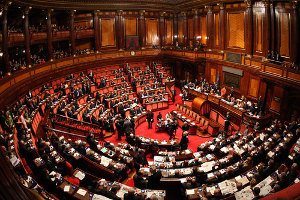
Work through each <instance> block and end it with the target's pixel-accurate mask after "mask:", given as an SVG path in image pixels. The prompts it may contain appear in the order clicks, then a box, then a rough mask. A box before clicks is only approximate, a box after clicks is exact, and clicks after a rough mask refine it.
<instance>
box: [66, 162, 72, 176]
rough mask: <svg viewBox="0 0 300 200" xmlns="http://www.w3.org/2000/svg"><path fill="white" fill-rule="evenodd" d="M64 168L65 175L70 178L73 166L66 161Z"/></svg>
mask: <svg viewBox="0 0 300 200" xmlns="http://www.w3.org/2000/svg"><path fill="white" fill-rule="evenodd" d="M66 168H67V174H68V175H70V176H72V174H73V166H72V165H71V164H70V163H69V162H67V161H66Z"/></svg>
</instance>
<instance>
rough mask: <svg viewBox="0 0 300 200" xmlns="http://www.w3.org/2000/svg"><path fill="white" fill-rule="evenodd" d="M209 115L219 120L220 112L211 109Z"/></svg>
mask: <svg viewBox="0 0 300 200" xmlns="http://www.w3.org/2000/svg"><path fill="white" fill-rule="evenodd" d="M209 117H210V119H212V120H215V121H217V117H218V113H217V112H215V111H213V110H211V111H210V113H209Z"/></svg>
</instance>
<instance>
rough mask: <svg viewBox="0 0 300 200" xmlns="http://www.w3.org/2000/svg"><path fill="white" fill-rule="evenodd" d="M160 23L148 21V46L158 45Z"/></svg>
mask: <svg viewBox="0 0 300 200" xmlns="http://www.w3.org/2000/svg"><path fill="white" fill-rule="evenodd" d="M157 26H158V21H157V19H146V27H147V38H146V42H147V45H158V44H159V38H158V27H157Z"/></svg>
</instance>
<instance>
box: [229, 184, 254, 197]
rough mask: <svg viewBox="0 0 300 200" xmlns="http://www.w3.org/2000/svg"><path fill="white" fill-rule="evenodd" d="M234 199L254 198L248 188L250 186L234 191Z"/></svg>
mask: <svg viewBox="0 0 300 200" xmlns="http://www.w3.org/2000/svg"><path fill="white" fill-rule="evenodd" d="M234 196H235V199H236V200H252V199H253V198H254V194H253V192H252V190H251V189H250V186H248V187H246V188H244V189H243V190H241V191H238V192H236V193H234Z"/></svg>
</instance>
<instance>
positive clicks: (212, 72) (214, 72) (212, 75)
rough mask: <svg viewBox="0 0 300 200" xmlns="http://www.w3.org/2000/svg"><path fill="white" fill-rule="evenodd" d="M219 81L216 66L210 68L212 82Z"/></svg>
mask: <svg viewBox="0 0 300 200" xmlns="http://www.w3.org/2000/svg"><path fill="white" fill-rule="evenodd" d="M216 81H217V70H216V69H215V68H211V69H210V82H211V83H214V82H216Z"/></svg>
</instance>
